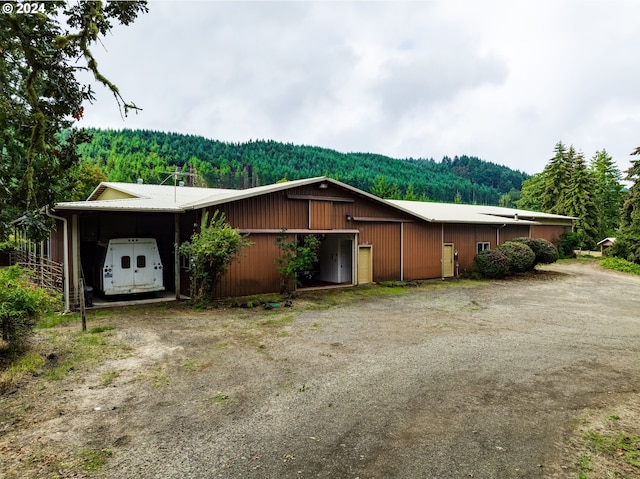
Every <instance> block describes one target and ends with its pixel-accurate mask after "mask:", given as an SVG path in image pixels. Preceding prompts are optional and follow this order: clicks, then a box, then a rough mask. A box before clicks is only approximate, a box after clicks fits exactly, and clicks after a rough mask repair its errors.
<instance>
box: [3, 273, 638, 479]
mask: <svg viewBox="0 0 640 479" xmlns="http://www.w3.org/2000/svg"><path fill="white" fill-rule="evenodd" d="M370 291H371V290H367V289H365V288H353V289H350V290H346V291H344V292H342V293H331V294H330V295H322V296H321V299H318V297H315V296H302V297H301V298H299V299H297V300H296V301H295V302H294V306H293V307H292V308H283V307H281V308H276V309H273V310H270V311H265V310H262V309H260V308H254V309H237V308H233V309H231V308H229V309H226V308H220V309H216V310H208V311H203V312H198V313H196V312H193V311H190V310H188V309H186V308H185V307H184V306H178V305H174V306H168V307H159V306H153V307H146V309H143V310H141V309H135V308H134V309H119V310H114V311H113V312H111V313H109V314H108V315H106V316H104V315H102V316H101V317H100V318H99V319H98V318H95V319H92V318H91V317H90V318H89V321H90V324H92V325H108V326H113V327H114V329H113V330H111V333H110V335H109V336H107V337H106V339H105V340H106V341H107V342H112V343H114V344H115V343H118V344H122V343H124V344H126V345H128V348H129V349H127V350H126V352H125V353H121V354H120V355H119V356H118V357H114V358H112V359H110V360H108V361H106V362H103V363H102V364H100V365H98V366H96V367H93V368H90V369H89V368H87V369H85V368H77V369H76V370H74V371H71V372H69V374H68V375H66V376H65V377H64V378H63V379H60V380H58V381H50V380H46V379H44V378H42V377H36V378H32V379H30V380H29V381H28V383H26V384H23V385H22V387H21V388H20V389H19V390H18V391H17V392H15V393H14V394H11V395H8V396H4V397H2V399H1V403H0V406H1V408H2V409H1V410H0V453H1V454H2V456H3V462H4V464H5V466H6V467H5V472H4V476H0V477H6V478H23V477H24V478H26V477H34V476H37V477H56V476H57V477H105V478H106V477H108V478H130V477H141V478H153V477H163V478H208V477H211V478H213V477H226V478H237V477H255V478H287V477H330V478H356V477H359V478H362V479H364V478H389V477H398V478H400V477H402V478H405V477H437V478H452V477H460V478H466V477H476V478H494V477H495V478H504V477H526V478H535V477H545V478H546V477H549V478H553V477H576V473H575V472H574V471H575V464H574V460H575V457H574V456H573V453H574V449H572V446H571V441H570V439H571V438H572V437H574V435H575V434H576V431H577V430H578V428H579V427H580V424H582V423H581V422H580V421H582V418H584V417H588V416H589V415H590V414H597V413H598V412H599V411H600V412H602V411H609V409H612V408H615V407H618V406H619V407H620V408H622V409H620V411H627V410H628V409H624V408H623V407H624V405H625V404H629V402H630V401H633V400H635V399H634V398H636V397H637V392H638V388H639V386H640V371H638V369H637V361H638V359H639V357H640V356H639V354H640V341H639V340H640V324H639V323H640V318H638V313H637V312H638V311H640V294H639V293H640V280H639V279H637V278H630V277H628V276H624V275H620V274H616V273H612V272H608V271H605V270H601V269H600V268H598V267H597V266H594V265H593V264H586V265H584V264H563V265H553V266H550V267H548V268H547V270H546V271H545V272H542V273H539V274H537V275H535V276H533V277H531V276H528V277H526V278H525V277H522V278H521V279H517V280H508V281H495V282H489V283H483V282H429V283H425V284H424V285H422V286H420V287H416V288H406V289H404V290H403V292H397V291H391V290H389V291H386V290H385V289H384V288H381V289H378V290H376V294H369V292H370ZM75 327H76V325H73V326H66V327H60V328H58V330H57V332H58V334H64V333H65V331H67V330H68V329H69V328H75ZM41 334H46V333H44V332H43V333H41ZM634 404H635V403H634ZM612 410H613V409H612ZM609 414H614V413H609ZM100 451H102V452H103V455H102V456H100V455H99V454H97V452H100ZM92 453H96V454H95V457H97V458H95V457H94V456H92V455H91V454H92ZM88 458H94V462H95V463H96V464H94V465H95V467H93V468H92V467H91V465H92V463H91V461H89V459H88Z"/></svg>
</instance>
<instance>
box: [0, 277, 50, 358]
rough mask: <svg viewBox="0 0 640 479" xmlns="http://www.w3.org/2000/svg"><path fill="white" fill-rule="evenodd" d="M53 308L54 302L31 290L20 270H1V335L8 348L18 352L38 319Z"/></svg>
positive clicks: (44, 294)
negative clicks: (16, 349)
mask: <svg viewBox="0 0 640 479" xmlns="http://www.w3.org/2000/svg"><path fill="white" fill-rule="evenodd" d="M56 304H58V303H57V302H56V298H55V297H54V296H52V294H51V293H50V292H48V291H45V290H43V289H40V288H37V287H35V286H33V285H32V284H31V283H30V282H29V279H28V277H27V275H26V273H25V271H23V270H22V269H21V268H20V267H19V266H11V267H9V268H2V269H0V331H1V332H2V341H3V342H4V344H5V345H6V346H7V347H8V348H19V347H20V346H21V345H22V343H24V341H25V340H26V339H27V338H28V337H29V336H30V334H31V333H32V331H33V327H34V326H35V324H36V322H37V321H38V318H39V317H40V315H41V314H42V313H43V312H45V311H46V310H48V309H50V308H52V307H54V306H55V305H56ZM0 346H1V345H0Z"/></svg>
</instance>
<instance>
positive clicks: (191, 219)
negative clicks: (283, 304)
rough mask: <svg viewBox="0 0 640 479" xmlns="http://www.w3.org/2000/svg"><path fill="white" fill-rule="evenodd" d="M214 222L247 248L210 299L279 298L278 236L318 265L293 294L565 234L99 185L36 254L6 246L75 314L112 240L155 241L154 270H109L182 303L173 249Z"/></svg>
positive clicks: (326, 183)
mask: <svg viewBox="0 0 640 479" xmlns="http://www.w3.org/2000/svg"><path fill="white" fill-rule="evenodd" d="M215 210H218V211H220V212H221V213H224V214H225V217H226V220H227V222H228V223H229V224H230V225H231V226H232V227H233V228H236V229H238V230H239V231H240V232H241V233H244V234H248V235H250V240H251V242H252V243H253V245H252V246H250V247H248V248H246V249H245V250H244V252H243V255H242V256H241V257H240V258H239V260H238V261H236V262H234V263H233V264H232V266H231V268H230V269H229V271H228V272H227V274H226V275H225V277H224V278H223V280H222V282H221V284H220V285H219V287H218V290H217V291H216V294H217V296H218V297H229V296H245V295H253V294H261V293H272V292H278V291H279V289H280V277H279V274H278V270H277V265H276V262H277V259H278V257H279V255H280V251H279V249H278V247H277V245H276V242H275V239H276V237H277V236H278V235H279V234H281V233H282V231H283V230H286V234H287V235H288V236H289V237H290V238H297V239H298V240H299V239H300V238H302V237H304V236H305V235H310V234H313V235H316V236H317V237H318V238H319V239H320V240H321V246H320V254H319V261H318V264H317V265H315V267H314V270H313V271H312V272H310V275H309V278H308V281H307V282H306V283H305V284H303V285H302V286H301V287H309V286H313V287H318V286H332V285H343V286H349V285H356V284H363V283H370V282H379V281H408V280H419V279H429V278H446V277H452V276H456V275H458V274H460V273H462V272H463V271H464V270H466V269H467V268H469V267H470V266H471V263H472V261H473V257H474V256H475V254H476V253H477V252H479V251H482V250H484V249H490V248H493V247H495V246H496V245H498V244H501V243H504V242H505V241H509V240H511V239H514V238H517V237H523V236H525V237H537V238H545V239H547V240H549V241H555V240H557V238H558V237H559V236H560V235H561V234H562V233H564V232H567V231H571V230H572V225H573V218H571V217H568V216H562V215H550V214H545V213H538V212H531V211H525V210H517V209H511V208H498V207H492V206H478V205H457V204H442V203H425V202H415V201H395V200H384V199H380V198H378V197H376V196H374V195H371V194H369V193H367V192H364V191H362V190H359V189H357V188H354V187H352V186H349V185H347V184H345V183H342V182H340V181H337V180H334V179H331V178H328V177H317V178H308V179H303V180H296V181H288V182H283V183H277V184H273V185H266V186H260V187H255V188H250V189H245V190H229V189H216V188H196V187H187V186H170V185H147V184H129V183H116V182H103V183H101V184H100V185H99V186H98V187H97V188H96V189H95V190H94V191H93V193H92V194H91V195H90V196H89V198H88V199H87V200H86V201H77V202H65V203H59V204H57V205H56V206H55V209H54V210H53V211H51V212H49V215H50V216H51V217H52V218H54V219H55V221H56V228H55V229H54V230H53V231H52V232H51V237H50V240H49V241H48V242H47V243H46V244H41V245H34V244H32V243H31V242H29V241H28V239H27V238H25V237H24V235H21V233H20V232H19V231H17V235H18V238H19V239H20V241H19V245H21V246H20V247H21V248H22V249H23V250H25V249H27V250H28V251H30V252H31V253H34V254H36V255H40V256H42V257H46V259H47V261H49V262H51V263H53V264H56V265H58V266H59V267H60V266H61V269H62V271H63V274H62V278H59V281H58V284H60V285H61V287H62V289H63V290H64V293H65V304H66V307H67V309H69V308H73V307H75V305H77V304H78V297H79V295H78V294H77V293H78V288H79V284H80V281H79V280H80V278H81V277H82V278H83V279H84V283H85V284H86V285H89V286H91V287H93V288H94V289H95V290H96V291H98V290H99V289H100V287H101V284H102V287H103V288H104V277H105V276H104V274H105V272H104V257H105V253H104V247H105V245H108V244H109V243H110V242H112V243H113V242H114V240H119V239H129V240H131V239H136V238H144V239H145V240H150V239H153V240H155V245H157V256H158V258H157V260H154V261H155V263H154V262H153V261H148V260H146V259H145V260H142V259H137V258H136V257H135V255H132V256H131V258H128V259H122V258H119V257H118V258H113V261H114V262H115V263H113V264H118V265H119V267H120V266H122V265H125V266H127V265H129V266H130V267H132V268H135V267H142V266H140V265H143V264H144V265H147V264H149V265H153V264H156V268H158V265H161V267H160V268H159V270H156V271H155V274H156V280H155V281H156V283H157V284H160V283H161V284H162V287H163V288H165V289H166V290H168V291H172V292H173V293H174V294H175V297H176V298H179V297H180V296H181V295H188V294H189V291H188V285H189V271H188V269H187V266H188V261H187V260H186V258H183V257H181V256H180V254H179V251H178V248H177V246H178V245H180V244H182V243H183V242H184V241H187V240H188V239H189V238H190V237H191V235H192V234H193V233H194V232H196V231H197V230H198V228H199V227H200V224H201V219H202V217H203V215H204V214H205V213H207V214H209V217H211V214H212V213H213V212H214V211H215ZM113 244H117V241H116V242H115V243H113ZM154 254H156V253H154ZM118 261H121V262H124V263H118ZM138 261H139V262H138ZM144 267H146V266H144ZM158 274H161V275H162V277H161V278H159V277H157V275H158ZM101 281H102V283H101Z"/></svg>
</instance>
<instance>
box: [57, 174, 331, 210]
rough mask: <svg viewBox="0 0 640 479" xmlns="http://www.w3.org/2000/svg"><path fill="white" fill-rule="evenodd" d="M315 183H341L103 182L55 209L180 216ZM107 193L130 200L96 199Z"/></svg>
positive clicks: (315, 180) (324, 179)
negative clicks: (196, 184) (242, 186)
mask: <svg viewBox="0 0 640 479" xmlns="http://www.w3.org/2000/svg"><path fill="white" fill-rule="evenodd" d="M318 181H330V182H333V183H338V184H340V183H339V182H337V181H335V180H330V179H328V178H325V177H317V178H307V179H304V180H295V181H287V182H283V183H275V184H273V185H266V186H257V187H255V188H248V189H245V190H229V189H222V188H197V187H191V186H173V185H147V184H139V183H118V182H108V181H104V182H102V183H100V185H98V187H97V188H96V189H95V190H94V191H93V192H92V193H91V195H89V198H87V200H85V201H68V202H62V203H58V204H57V205H56V207H55V209H56V210H84V211H87V210H102V211H140V212H153V211H155V212H174V213H180V212H184V211H188V210H194V209H200V208H206V207H208V206H214V205H217V204H221V203H228V202H230V201H237V200H240V199H244V198H250V197H253V196H259V195H263V194H267V193H273V192H275V191H280V190H285V189H289V188H295V187H296V186H303V185H307V184H312V183H315V182H318ZM108 190H113V191H116V192H119V193H124V194H126V195H130V197H129V198H118V199H107V200H101V199H99V198H100V196H101V195H102V194H103V193H105V192H106V191H108Z"/></svg>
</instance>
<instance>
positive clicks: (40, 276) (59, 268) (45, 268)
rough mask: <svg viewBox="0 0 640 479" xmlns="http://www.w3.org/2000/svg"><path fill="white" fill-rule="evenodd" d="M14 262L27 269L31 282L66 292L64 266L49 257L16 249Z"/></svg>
mask: <svg viewBox="0 0 640 479" xmlns="http://www.w3.org/2000/svg"><path fill="white" fill-rule="evenodd" d="M14 254H15V258H14V262H15V264H18V265H20V266H21V267H22V268H24V269H25V270H26V271H27V274H28V275H29V279H30V280H31V282H32V283H33V284H35V285H37V286H39V287H41V288H47V289H52V290H55V291H58V292H60V293H62V292H64V267H63V265H62V263H57V262H55V261H52V260H50V259H49V258H46V257H43V256H40V255H38V254H35V253H31V252H27V251H16V252H15V253H14Z"/></svg>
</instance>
